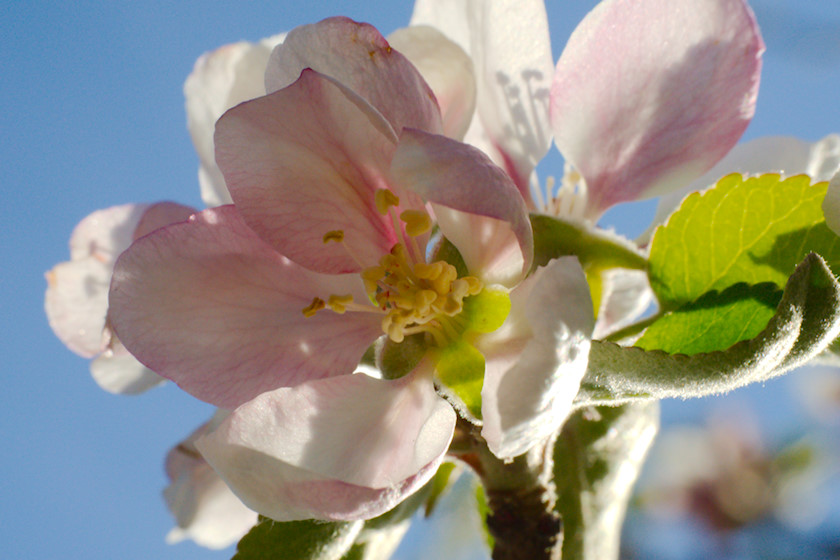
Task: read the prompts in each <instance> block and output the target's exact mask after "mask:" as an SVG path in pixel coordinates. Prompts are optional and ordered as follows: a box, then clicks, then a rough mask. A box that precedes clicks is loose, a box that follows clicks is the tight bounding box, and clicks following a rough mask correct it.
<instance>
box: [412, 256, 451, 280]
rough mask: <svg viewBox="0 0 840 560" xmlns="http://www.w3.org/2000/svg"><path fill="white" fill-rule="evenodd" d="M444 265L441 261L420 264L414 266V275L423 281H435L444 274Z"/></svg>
mask: <svg viewBox="0 0 840 560" xmlns="http://www.w3.org/2000/svg"><path fill="white" fill-rule="evenodd" d="M443 264H444V263H442V262H441V261H438V262H435V263H432V264H426V263H424V262H419V263H417V264H415V265H414V274H415V275H416V276H417V278H420V279H421V280H434V279H435V278H437V277H438V276H440V273H441V272H443Z"/></svg>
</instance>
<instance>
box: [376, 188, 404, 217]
mask: <svg viewBox="0 0 840 560" xmlns="http://www.w3.org/2000/svg"><path fill="white" fill-rule="evenodd" d="M374 202H375V203H376V209H377V210H378V211H379V213H380V214H382V215H383V216H384V215H386V214H387V213H388V209H389V208H391V207H392V206H399V205H400V199H399V198H398V197H397V195H395V194H394V193H392V192H391V191H389V190H388V189H379V190H377V191H376V195H374Z"/></svg>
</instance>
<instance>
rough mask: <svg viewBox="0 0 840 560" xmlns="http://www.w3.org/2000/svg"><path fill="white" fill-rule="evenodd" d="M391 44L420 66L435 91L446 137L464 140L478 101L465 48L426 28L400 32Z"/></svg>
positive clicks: (392, 35)
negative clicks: (476, 100)
mask: <svg viewBox="0 0 840 560" xmlns="http://www.w3.org/2000/svg"><path fill="white" fill-rule="evenodd" d="M388 42H390V43H391V46H393V47H394V48H395V49H397V50H398V51H399V52H401V53H402V54H403V55H404V56H405V57H406V58H407V59H408V60H409V61H411V63H412V64H414V66H416V67H417V69H418V70H419V71H420V74H422V75H423V78H424V79H425V80H426V82H428V84H429V86H430V87H431V88H432V91H434V92H435V97H436V98H437V102H438V105H439V106H440V114H441V117H442V119H443V134H445V135H446V136H449V137H450V138H455V139H456V140H462V139H463V138H464V135H465V134H466V133H467V128H469V126H470V122H471V121H472V118H473V113H474V112H475V98H476V91H475V75H474V72H473V64H472V60H471V59H470V57H469V56H468V55H467V53H465V52H464V49H462V48H461V47H459V46H458V45H457V44H456V43H455V42H453V41H451V40H449V39H447V38H446V36H445V35H443V34H442V33H441V32H440V31H438V30H437V29H435V28H433V27H429V26H426V25H417V26H412V27H405V28H403V29H398V30H396V31H394V32H393V33H391V34H390V35H389V36H388ZM415 128H416V127H415Z"/></svg>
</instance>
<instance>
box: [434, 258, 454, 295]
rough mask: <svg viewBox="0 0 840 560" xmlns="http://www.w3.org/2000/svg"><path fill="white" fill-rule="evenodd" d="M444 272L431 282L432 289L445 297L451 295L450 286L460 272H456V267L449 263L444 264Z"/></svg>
mask: <svg viewBox="0 0 840 560" xmlns="http://www.w3.org/2000/svg"><path fill="white" fill-rule="evenodd" d="M442 264H443V270H441V272H440V274H439V275H438V276H437V277H436V278H433V279H431V280H430V283H431V284H432V289H434V291H436V292H437V293H439V294H440V295H442V296H444V295H446V294H448V293H449V290H450V286H451V284H452V281H453V280H455V279H456V278H458V271H456V270H455V267H454V266H452V265H451V264H449V263H442Z"/></svg>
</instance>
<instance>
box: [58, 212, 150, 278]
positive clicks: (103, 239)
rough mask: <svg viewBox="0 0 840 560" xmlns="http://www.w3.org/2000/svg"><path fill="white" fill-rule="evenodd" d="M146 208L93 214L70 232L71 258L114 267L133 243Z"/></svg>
mask: <svg viewBox="0 0 840 560" xmlns="http://www.w3.org/2000/svg"><path fill="white" fill-rule="evenodd" d="M148 208H149V205H148V204H123V205H120V206H112V207H110V208H104V209H102V210H97V211H95V212H92V213H91V214H89V215H88V216H86V217H85V218H84V219H83V220H82V221H81V222H79V224H78V225H77V226H76V227H75V228H74V229H73V233H72V235H71V236H70V258H71V259H72V260H76V259H82V258H85V257H89V256H94V257H96V258H97V259H99V260H100V261H101V262H103V263H106V264H107V263H110V265H112V266H113V264H114V261H115V260H116V259H117V257H118V256H119V254H120V253H122V252H123V251H125V250H126V249H127V248H128V246H129V245H131V242H132V241H134V231H135V229H136V228H137V224H138V223H140V219H141V218H142V217H143V214H144V213H145V212H146V210H148Z"/></svg>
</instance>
